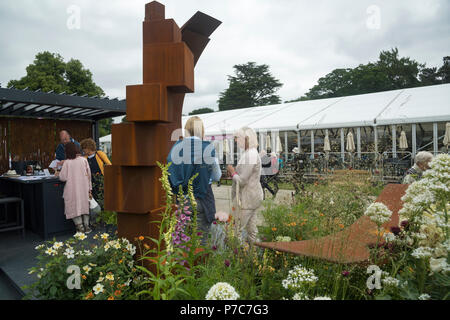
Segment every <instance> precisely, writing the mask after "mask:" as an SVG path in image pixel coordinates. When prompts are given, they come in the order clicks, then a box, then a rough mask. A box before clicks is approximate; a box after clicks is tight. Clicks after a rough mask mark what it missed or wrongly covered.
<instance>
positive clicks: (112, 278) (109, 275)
mask: <svg viewBox="0 0 450 320" xmlns="http://www.w3.org/2000/svg"><path fill="white" fill-rule="evenodd" d="M105 278H106V280H109V281H114V275H113V274H112V273H108V274H107V275H106V276H105Z"/></svg>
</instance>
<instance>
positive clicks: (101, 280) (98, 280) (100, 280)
mask: <svg viewBox="0 0 450 320" xmlns="http://www.w3.org/2000/svg"><path fill="white" fill-rule="evenodd" d="M103 280H105V278H103V277H100V278H98V279H97V282H103Z"/></svg>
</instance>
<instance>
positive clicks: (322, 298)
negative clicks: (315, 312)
mask: <svg viewBox="0 0 450 320" xmlns="http://www.w3.org/2000/svg"><path fill="white" fill-rule="evenodd" d="M314 300H331V298H330V297H315V298H314Z"/></svg>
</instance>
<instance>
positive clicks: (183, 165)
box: [167, 116, 263, 244]
mask: <svg viewBox="0 0 450 320" xmlns="http://www.w3.org/2000/svg"><path fill="white" fill-rule="evenodd" d="M185 133H186V138H184V139H182V140H179V141H178V142H176V143H175V145H174V146H173V147H172V150H171V151H170V153H169V155H168V157H167V162H168V163H171V165H170V167H169V173H170V176H169V179H170V183H171V185H172V188H173V189H174V192H178V189H179V188H180V186H181V187H182V189H183V190H184V191H185V193H186V192H187V187H188V183H189V180H190V179H191V178H192V177H194V176H195V175H197V177H196V178H195V179H194V180H193V190H194V197H195V199H196V202H197V221H198V228H199V230H200V231H201V232H202V244H206V243H207V240H208V237H209V232H210V228H211V223H212V222H213V221H214V219H215V213H216V207H215V199H214V194H213V191H212V187H211V184H212V183H213V182H214V181H219V180H220V178H221V175H222V173H221V170H220V167H219V161H218V158H217V156H216V154H215V149H214V145H213V144H212V143H211V142H209V141H206V140H205V130H204V126H203V122H202V120H201V119H200V118H199V117H197V116H194V117H191V118H190V119H188V121H187V122H186V125H185ZM235 136H236V140H237V146H238V148H239V149H241V150H242V153H241V157H240V159H239V161H238V163H237V166H236V167H233V166H231V165H228V167H227V172H228V174H229V175H230V176H231V177H232V180H233V186H232V198H233V203H234V208H235V211H234V214H235V222H236V226H237V229H238V232H239V235H240V237H241V239H242V241H248V242H250V243H252V242H255V241H256V237H257V232H258V230H257V226H256V217H257V214H256V211H257V209H258V208H259V207H260V206H261V203H262V201H263V190H262V187H261V184H260V176H261V158H260V156H259V154H258V150H257V147H258V139H257V135H256V133H255V131H254V130H253V129H251V128H248V127H244V128H241V129H240V130H238V131H237V132H236V134H235ZM184 152H189V153H190V156H187V155H185V154H184Z"/></svg>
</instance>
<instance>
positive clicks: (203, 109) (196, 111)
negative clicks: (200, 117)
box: [189, 108, 214, 116]
mask: <svg viewBox="0 0 450 320" xmlns="http://www.w3.org/2000/svg"><path fill="white" fill-rule="evenodd" d="M212 112H214V110H213V109H211V108H199V109H196V110H194V111H192V112H190V113H189V115H190V116H195V115H196V114H203V113H212Z"/></svg>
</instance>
